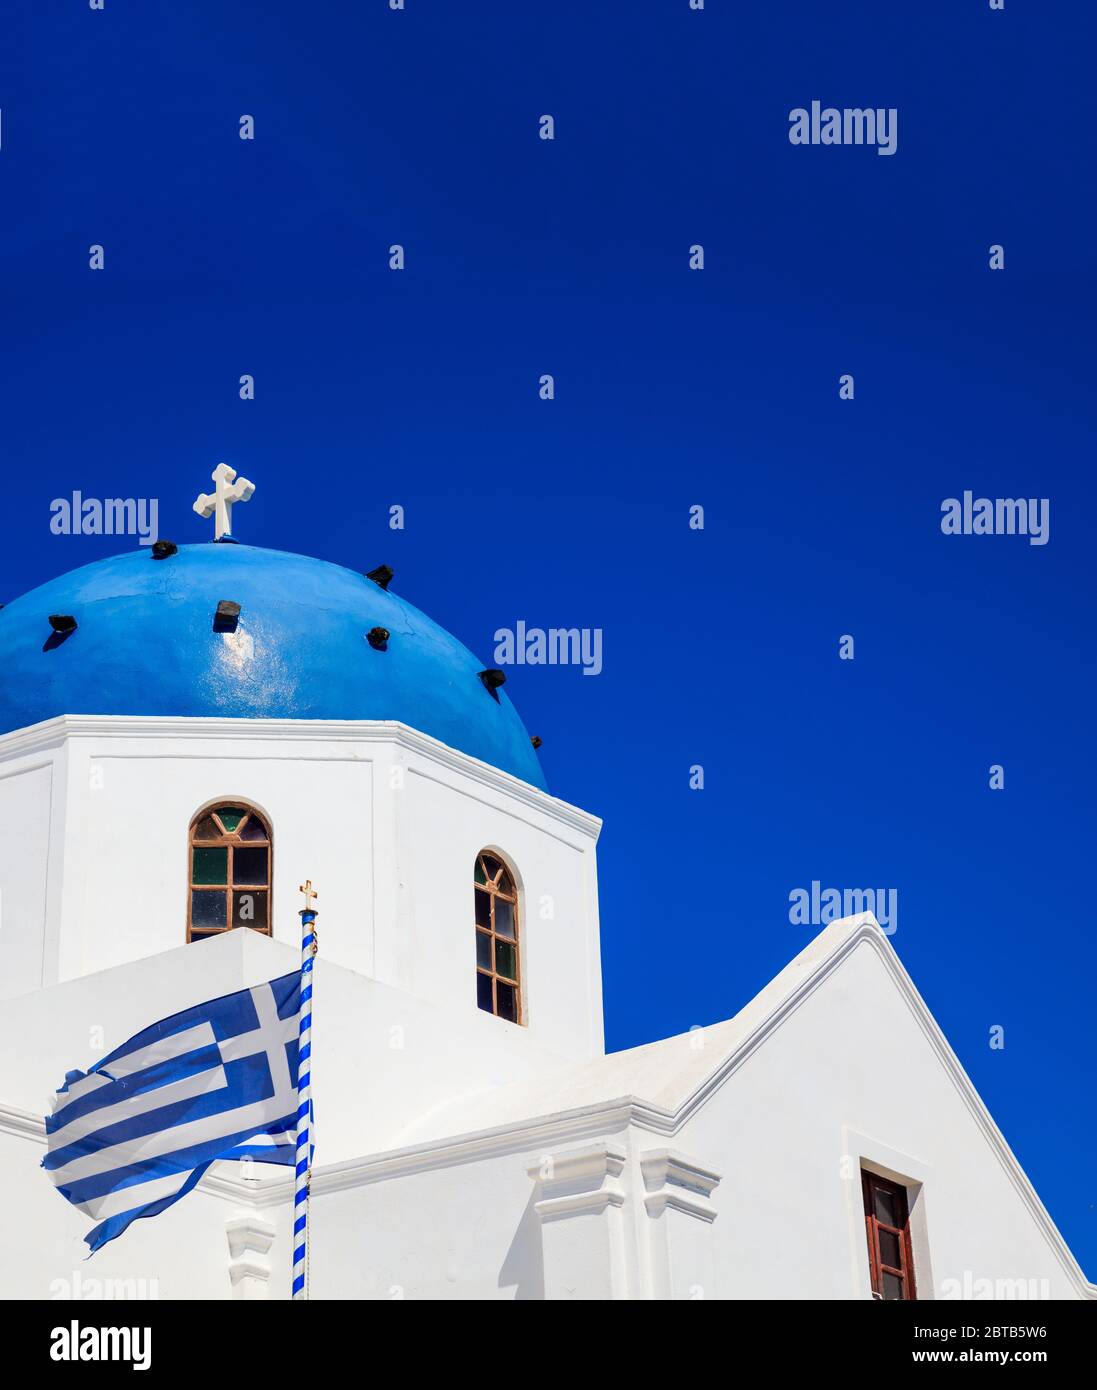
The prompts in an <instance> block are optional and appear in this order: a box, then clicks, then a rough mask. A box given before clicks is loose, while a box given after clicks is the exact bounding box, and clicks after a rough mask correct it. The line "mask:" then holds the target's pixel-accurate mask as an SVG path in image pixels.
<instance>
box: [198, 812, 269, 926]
mask: <svg viewBox="0 0 1097 1390" xmlns="http://www.w3.org/2000/svg"><path fill="white" fill-rule="evenodd" d="M220 811H243V812H244V817H243V819H242V820H241V821H240V824H239V825H238V826H237V827H236V829H235V830H234V831H231V832H230V831H227V830H226V829H225V827H224V823H223V822H222V820H221V817H220V815H219V814H218V813H219V812H220ZM209 816H213V817H214V819H215V821H216V824H217V825H218V826H219V827H220V829H221V835H220V836H219V837H218V838H217V839H216V840H199V839H197V831H198V827H199V826H200V825H201V824H202V822H203V821H204V820H206V819H207V818H208V817H209ZM252 816H255V818H256V819H257V820H258V821H259V822H260V823H261V824H262V826H263V829H264V830H265V831H266V835H265V837H264V838H263V839H262V840H245V839H243V838H242V837H241V835H240V832H241V831H242V830H243V829H244V828H245V826H246V825H247V824H248V821H249V820H250V819H251V817H252ZM196 847H197V848H199V849H220V848H222V847H223V848H225V849H227V851H228V853H227V855H226V859H227V866H226V870H225V886H224V893H225V925H224V926H222V927H196V926H195V925H194V922H193V913H194V894H195V893H196V892H208V891H211V890H212V891H214V892H216V891H217V890H218V889H219V888H220V887H221V885H220V884H213V883H195V881H194V851H195V848H196ZM235 849H265V850H266V851H267V879H266V882H265V883H235V882H234V876H233V861H234V854H233V851H234V850H235ZM249 888H250V889H252V890H253V891H254V892H256V893H266V895H267V921H266V925H265V926H261V927H253V926H248V927H246V928H240V927H234V926H233V923H232V907H233V894H234V893H244V892H246V891H247V890H248V889H249ZM273 925H274V835H273V832H272V831H271V828H270V818H269V816H267V814H266V813H265V812H264V811H260V809H259V808H258V806H253V805H252V804H251V803H250V802H248V801H240V800H235V801H232V800H226V801H217V802H215V803H214V804H213V805H212V806H206V807H204V808H203V809H202V810H201V811H199V812H198V814H197V815H196V816H195V817H194V818H193V820H192V821H191V823H190V829H189V830H188V832H187V944H188V945H189V944H190V943H191V942H192V941H205V940H206V939H207V938H208V937H211V936H220V935H221V934H222V933H224V932H227V931H240V930H246V931H253V932H258V934H259V935H260V936H272V935H273Z"/></svg>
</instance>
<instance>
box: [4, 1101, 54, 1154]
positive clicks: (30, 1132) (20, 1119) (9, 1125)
mask: <svg viewBox="0 0 1097 1390" xmlns="http://www.w3.org/2000/svg"><path fill="white" fill-rule="evenodd" d="M0 1134H14V1135H15V1136H16V1137H17V1138H19V1139H29V1140H31V1142H32V1143H35V1144H45V1142H46V1121H45V1119H44V1117H43V1116H41V1115H35V1114H34V1113H33V1112H32V1111H30V1110H21V1109H20V1108H19V1107H18V1106H17V1105H6V1104H5V1103H4V1102H3V1101H2V1100H0Z"/></svg>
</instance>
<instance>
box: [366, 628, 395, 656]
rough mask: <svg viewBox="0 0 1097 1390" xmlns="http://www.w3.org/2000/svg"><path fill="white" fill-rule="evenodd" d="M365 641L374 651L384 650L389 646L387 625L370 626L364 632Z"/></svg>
mask: <svg viewBox="0 0 1097 1390" xmlns="http://www.w3.org/2000/svg"><path fill="white" fill-rule="evenodd" d="M366 641H367V642H368V643H369V644H370V646H371V647H372V648H373V650H374V651H375V652H386V651H388V646H389V630H388V628H387V627H371V628H370V630H369V631H368V632H367V633H366Z"/></svg>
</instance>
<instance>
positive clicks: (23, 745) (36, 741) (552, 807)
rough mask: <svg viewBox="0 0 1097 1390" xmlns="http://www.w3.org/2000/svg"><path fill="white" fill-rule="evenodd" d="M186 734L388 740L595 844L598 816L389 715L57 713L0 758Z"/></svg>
mask: <svg viewBox="0 0 1097 1390" xmlns="http://www.w3.org/2000/svg"><path fill="white" fill-rule="evenodd" d="M97 736H99V737H109V738H125V739H141V738H189V739H209V740H214V741H227V740H231V741H233V742H257V743H261V742H264V741H269V740H271V739H295V740H297V741H299V742H302V743H349V744H363V743H366V744H389V745H392V746H394V747H397V748H400V749H402V750H403V751H405V752H408V753H417V754H419V755H421V756H422V757H425V758H428V759H430V761H431V762H433V763H435V764H437V765H440V766H442V767H444V768H447V769H449V770H450V771H452V772H457V773H460V774H461V775H462V776H464V777H468V778H469V779H470V780H471V781H474V782H477V783H478V784H479V785H481V786H483V787H487V788H489V789H490V790H492V791H494V792H500V793H502V794H503V795H505V796H509V797H512V798H513V799H514V800H516V801H518V802H520V803H521V804H522V805H524V806H528V807H530V808H531V809H533V810H536V811H540V812H541V813H542V814H543V815H546V816H549V817H551V818H552V819H553V820H555V821H558V822H560V823H561V824H563V825H566V826H568V827H569V828H570V829H572V830H576V831H578V832H579V833H580V834H582V835H585V836H587V837H588V838H590V839H591V840H594V841H597V839H598V836H599V833H600V832H601V829H602V822H601V820H600V819H599V817H598V816H592V815H591V814H590V813H589V812H588V811H584V810H582V809H581V808H580V807H578V806H573V805H571V804H570V803H569V802H567V801H562V800H561V799H560V798H559V797H556V796H551V795H550V794H549V793H548V792H544V791H541V789H540V788H539V787H535V786H533V785H532V784H531V783H529V782H523V781H522V780H521V778H519V777H514V776H513V775H512V774H511V773H509V772H503V771H502V770H501V769H500V768H497V767H493V766H492V765H491V764H490V763H485V762H481V761H480V759H479V758H473V757H471V756H470V755H469V754H467V753H462V752H460V751H459V750H458V749H456V748H451V747H450V746H449V744H446V743H442V742H441V741H440V740H439V739H436V738H432V737H431V736H430V735H429V734H424V733H421V732H420V731H419V730H418V729H413V728H412V727H411V726H410V725H408V724H401V723H400V722H399V721H398V720H394V719H392V720H390V719H232V718H208V717H186V716H171V717H165V716H160V715H123V714H119V715H115V714H60V715H57V716H56V717H55V718H53V719H45V720H43V721H42V722H41V723H39V724H30V725H28V726H27V727H26V728H24V729H15V730H13V731H12V732H11V733H8V734H3V735H0V762H2V761H4V760H6V759H9V758H17V757H25V756H27V755H28V754H34V753H40V752H43V751H45V750H48V749H51V748H57V747H59V746H60V745H62V744H64V743H66V742H67V741H68V740H69V739H72V738H94V737H97Z"/></svg>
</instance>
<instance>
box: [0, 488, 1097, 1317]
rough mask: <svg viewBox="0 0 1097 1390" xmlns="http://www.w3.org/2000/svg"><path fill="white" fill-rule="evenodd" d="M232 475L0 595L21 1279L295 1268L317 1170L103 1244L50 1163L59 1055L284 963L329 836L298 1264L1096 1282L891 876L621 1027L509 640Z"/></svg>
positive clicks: (97, 1051) (10, 1255) (741, 1294)
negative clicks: (489, 653)
mask: <svg viewBox="0 0 1097 1390" xmlns="http://www.w3.org/2000/svg"><path fill="white" fill-rule="evenodd" d="M215 476H216V481H217V491H216V493H215V494H212V495H211V496H209V497H204V498H200V499H199V502H198V503H196V504H195V505H196V509H197V510H200V511H203V513H204V514H210V513H212V512H214V511H216V515H217V525H216V531H217V539H214V540H211V541H209V542H206V543H202V544H195V545H186V546H179V547H176V546H175V545H173V544H172V543H170V542H167V541H159V542H158V543H157V544H156V545H155V546H152V547H150V548H144V547H142V548H138V549H136V550H135V551H131V552H129V553H126V554H121V555H118V556H115V557H113V558H110V559H106V560H102V561H99V562H96V563H94V564H90V565H87V566H85V567H83V568H81V569H78V570H76V571H74V572H72V573H69V574H66V575H63V576H62V577H61V578H58V579H56V580H53V581H51V582H49V583H47V584H44V585H42V586H41V587H40V588H37V589H35V590H33V591H32V592H30V593H28V594H26V595H24V596H23V597H21V598H18V599H16V600H14V601H13V602H11V603H9V604H8V605H7V606H6V607H5V608H3V609H2V610H0V824H2V828H3V834H2V835H0V944H2V948H3V950H2V958H3V961H4V968H3V971H2V973H0V990H2V994H3V997H4V1006H3V1009H2V1010H0V1174H2V1182H3V1188H4V1192H5V1194H6V1202H5V1211H6V1216H5V1221H4V1236H3V1242H2V1244H3V1253H4V1258H3V1259H0V1296H2V1297H4V1298H8V1299H12V1298H28V1299H49V1298H57V1297H66V1296H77V1297H96V1296H103V1297H133V1296H137V1297H154V1296H155V1297H160V1298H163V1299H169V1298H171V1299H175V1298H182V1299H231V1298H235V1299H285V1298H288V1296H289V1292H290V1271H291V1257H292V1251H291V1227H292V1182H293V1178H292V1171H291V1170H287V1169H284V1168H279V1167H275V1166H273V1165H268V1164H262V1163H252V1162H246V1161H245V1162H243V1163H237V1162H225V1163H220V1164H217V1165H215V1166H214V1167H213V1168H211V1169H210V1170H209V1171H208V1173H207V1174H206V1176H205V1177H204V1178H203V1180H202V1181H201V1183H200V1185H199V1186H198V1187H196V1188H195V1190H194V1191H192V1192H190V1193H189V1194H188V1195H187V1196H186V1197H184V1198H182V1199H181V1200H180V1201H179V1202H177V1203H176V1205H174V1206H172V1207H171V1208H170V1209H169V1210H167V1211H165V1212H163V1213H162V1214H161V1215H158V1216H156V1217H154V1218H151V1219H144V1220H138V1221H135V1222H134V1223H133V1224H132V1225H131V1226H130V1228H129V1229H128V1230H127V1231H126V1232H125V1233H124V1235H122V1236H121V1237H120V1238H119V1239H117V1240H114V1241H112V1242H111V1243H110V1244H108V1245H106V1246H105V1247H104V1248H103V1249H102V1250H100V1251H99V1252H97V1253H96V1254H95V1255H94V1256H93V1257H92V1258H91V1259H90V1260H86V1259H85V1256H86V1254H87V1250H86V1247H85V1245H84V1236H85V1235H86V1234H87V1231H88V1228H89V1226H90V1225H91V1221H90V1220H89V1218H88V1217H87V1216H85V1215H84V1214H83V1213H82V1212H80V1211H79V1210H77V1209H76V1208H75V1207H73V1206H71V1205H69V1204H68V1203H67V1202H65V1201H64V1200H62V1198H61V1197H60V1196H59V1195H58V1193H57V1191H55V1189H54V1187H53V1185H52V1184H51V1182H50V1181H49V1178H48V1176H47V1174H46V1173H44V1172H43V1170H42V1168H41V1167H40V1164H41V1160H42V1158H43V1155H44V1153H45V1132H44V1121H43V1116H44V1115H45V1114H46V1113H48V1111H49V1109H50V1105H51V1101H52V1097H53V1092H54V1091H55V1089H56V1088H57V1086H58V1085H59V1084H60V1082H61V1080H62V1078H63V1077H64V1076H65V1074H66V1072H68V1071H70V1070H71V1069H73V1068H84V1069H87V1068H89V1067H91V1066H92V1065H93V1064H94V1063H95V1062H96V1061H98V1060H99V1059H100V1058H101V1057H103V1056H104V1055H105V1054H107V1053H108V1052H110V1051H111V1050H112V1049H114V1048H116V1047H117V1046H119V1044H121V1043H122V1042H124V1041H125V1040H126V1039H127V1038H129V1037H131V1036H133V1035H134V1034H137V1033H139V1032H140V1031H141V1030H142V1029H144V1028H146V1027H148V1026H149V1025H150V1024H152V1023H154V1022H155V1021H157V1020H159V1019H162V1018H165V1017H167V1016H168V1015H171V1014H174V1013H177V1012H179V1011H181V1010H184V1009H187V1008H189V1007H191V1006H194V1005H197V1004H200V1003H201V1002H203V1001H206V1000H210V999H214V998H217V997H219V996H222V995H227V994H231V993H233V992H235V991H238V990H240V989H243V988H245V987H248V986H253V985H258V984H261V983H262V982H264V981H267V980H270V979H273V978H274V977H277V976H281V975H285V974H287V973H289V972H291V971H293V970H295V969H296V968H297V965H298V962H299V941H300V922H299V918H298V910H299V908H300V907H301V905H302V904H301V898H300V895H299V892H298V887H299V885H300V884H301V883H302V881H303V880H304V879H305V878H306V877H307V878H310V879H311V880H312V882H313V884H314V885H315V887H316V889H317V890H318V892H319V898H318V900H317V902H316V907H317V908H318V909H319V914H320V915H319V919H318V923H317V926H318V929H319V943H320V951H319V955H318V957H317V960H316V967H315V1000H314V1013H313V1066H312V1091H313V1098H314V1103H315V1113H316V1159H315V1165H316V1166H315V1169H314V1176H313V1181H312V1198H311V1217H310V1228H311V1247H310V1269H309V1288H310V1296H311V1297H312V1298H314V1299H328V1298H332V1299H334V1298H340V1299H348V1298H349V1299H758V1298H776V1299H871V1298H882V1299H934V1298H977V1299H978V1298H1001V1299H1004V1298H1053V1299H1076V1298H1093V1297H1095V1296H1097V1288H1095V1287H1094V1285H1092V1284H1090V1283H1088V1282H1087V1280H1086V1278H1085V1276H1084V1275H1083V1273H1082V1271H1081V1270H1080V1268H1079V1266H1078V1264H1077V1263H1076V1261H1075V1260H1074V1258H1073V1256H1072V1255H1071V1253H1070V1251H1069V1249H1068V1248H1067V1246H1066V1244H1065V1243H1064V1241H1063V1238H1062V1236H1061V1235H1060V1234H1059V1232H1058V1230H1057V1229H1056V1227H1055V1225H1054V1224H1053V1222H1052V1221H1051V1218H1050V1217H1049V1216H1048V1213H1047V1212H1046V1211H1045V1209H1044V1207H1043V1205H1042V1203H1041V1201H1040V1198H1039V1197H1038V1196H1037V1194H1036V1192H1035V1191H1034V1190H1033V1188H1032V1185H1031V1184H1030V1183H1029V1181H1028V1179H1027V1178H1026V1176H1025V1174H1024V1173H1023V1172H1022V1170H1021V1168H1020V1166H1019V1165H1018V1163H1017V1160H1016V1159H1015V1158H1014V1156H1013V1154H1012V1153H1011V1152H1010V1149H1009V1147H1008V1145H1007V1144H1006V1141H1005V1140H1004V1138H1003V1137H1002V1135H1001V1134H1000V1133H999V1131H998V1129H997V1127H996V1126H995V1123H994V1121H993V1119H992V1118H991V1116H990V1115H989V1114H988V1112H987V1110H986V1108H985V1106H984V1105H983V1103H982V1101H981V1100H980V1099H979V1096H978V1095H977V1094H976V1092H975V1090H974V1088H973V1086H972V1084H971V1082H970V1081H969V1080H968V1078H967V1076H966V1075H965V1073H964V1070H963V1068H962V1067H961V1066H960V1063H959V1062H958V1060H957V1058H956V1056H955V1054H954V1053H953V1051H952V1049H951V1048H950V1047H949V1044H948V1042H947V1040H946V1039H945V1038H944V1036H943V1035H942V1033H941V1031H940V1029H939V1028H938V1026H937V1024H936V1023H935V1022H934V1020H933V1018H932V1016H931V1015H930V1013H929V1011H928V1010H927V1008H926V1006H925V1004H924V1003H923V1002H922V999H921V998H920V996H919V994H918V992H917V990H916V988H915V986H914V984H913V983H912V982H911V980H910V978H909V977H908V975H907V973H906V971H905V970H904V969H903V966H902V964H901V963H900V961H899V959H898V957H897V956H896V954H895V951H894V950H893V949H892V947H891V945H890V943H889V941H888V940H887V938H886V937H885V935H884V934H883V932H882V931H881V930H880V928H879V927H878V926H877V925H876V923H875V921H874V920H873V919H872V918H871V917H856V918H847V919H844V920H841V921H836V922H833V923H832V924H831V925H829V926H828V927H826V928H825V929H824V930H823V931H822V932H821V933H820V934H819V935H818V936H817V937H816V938H815V939H814V940H813V941H812V942H811V943H810V944H809V945H808V946H807V947H806V948H805V949H804V950H803V951H801V952H800V954H799V955H798V956H796V957H795V958H794V959H793V960H792V961H790V962H789V964H788V965H787V966H786V967H785V969H783V970H782V971H781V973H780V974H779V975H777V977H776V978H775V979H773V980H772V981H770V983H769V984H768V985H767V986H766V987H765V988H764V989H763V990H762V991H761V993H759V994H758V995H757V996H756V997H755V998H754V999H752V1000H751V1001H750V1002H749V1003H748V1004H747V1005H746V1006H745V1007H744V1008H742V1009H741V1010H740V1011H739V1012H738V1013H737V1014H735V1015H734V1017H732V1018H729V1019H728V1020H727V1021H726V1022H723V1023H717V1024H714V1025H712V1026H711V1027H707V1028H703V1029H696V1030H693V1031H691V1032H689V1033H688V1034H684V1035H683V1036H680V1037H673V1038H666V1039H663V1040H662V1041H658V1042H652V1043H649V1044H647V1045H646V1046H643V1047H638V1048H634V1049H632V1050H630V1051H627V1052H619V1053H612V1054H608V1055H607V1054H606V1053H605V1051H604V1045H603V1029H602V985H601V965H600V955H599V929H598V886H597V869H596V845H597V841H598V833H599V828H600V822H599V821H598V819H597V818H596V817H595V816H593V815H591V814H590V813H588V812H587V811H584V810H581V809H579V808H578V807H575V806H571V805H568V804H567V803H566V802H564V801H561V800H559V799H558V798H556V797H554V796H552V795H551V794H550V792H549V791H548V789H547V787H546V785H545V780H544V777H543V775H542V773H541V769H540V766H539V761H538V756H537V752H536V747H535V744H536V742H537V741H536V740H531V738H530V736H529V735H528V733H527V732H526V730H525V728H524V727H523V724H522V722H521V720H520V718H519V716H518V714H517V713H516V711H515V709H514V707H513V706H512V704H511V703H510V700H509V698H508V696H507V694H506V692H505V690H504V689H502V688H501V675H502V673H500V672H498V671H491V670H484V669H482V667H481V664H480V663H479V662H478V661H477V660H476V659H475V657H474V656H473V655H472V654H471V653H470V652H469V651H468V650H467V649H466V648H465V647H464V646H462V644H461V643H459V642H458V641H457V640H456V639H455V638H454V637H452V636H451V635H450V634H449V633H447V632H445V631H443V630H442V629H441V628H439V627H438V626H437V625H436V624H435V623H433V622H431V620H430V619H429V618H427V617H426V616H425V615H424V614H423V613H421V612H420V611H418V610H417V609H416V608H414V607H413V606H412V605H411V604H409V603H407V602H405V601H404V600H403V599H402V598H400V597H399V596H398V595H397V594H396V593H394V592H392V591H391V589H390V587H389V586H390V584H391V582H392V580H393V575H392V573H391V571H390V570H388V568H387V567H385V566H381V567H379V568H378V569H376V570H373V571H371V572H370V574H368V575H362V574H359V573H355V572H353V571H351V570H348V569H344V568H341V567H339V566H337V565H334V564H330V563H328V562H326V561H323V560H317V559H310V558H307V557H304V556H300V555H295V554H287V553H282V552H274V551H269V550H263V549H257V548H254V547H251V546H247V545H243V544H238V543H237V542H236V541H234V540H233V539H232V536H231V526H230V510H231V504H232V501H233V500H246V497H247V496H248V495H250V484H246V483H245V482H244V480H236V481H235V482H234V474H233V473H232V470H230V469H224V468H223V469H221V470H218V475H215ZM108 1210H109V1208H108Z"/></svg>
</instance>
